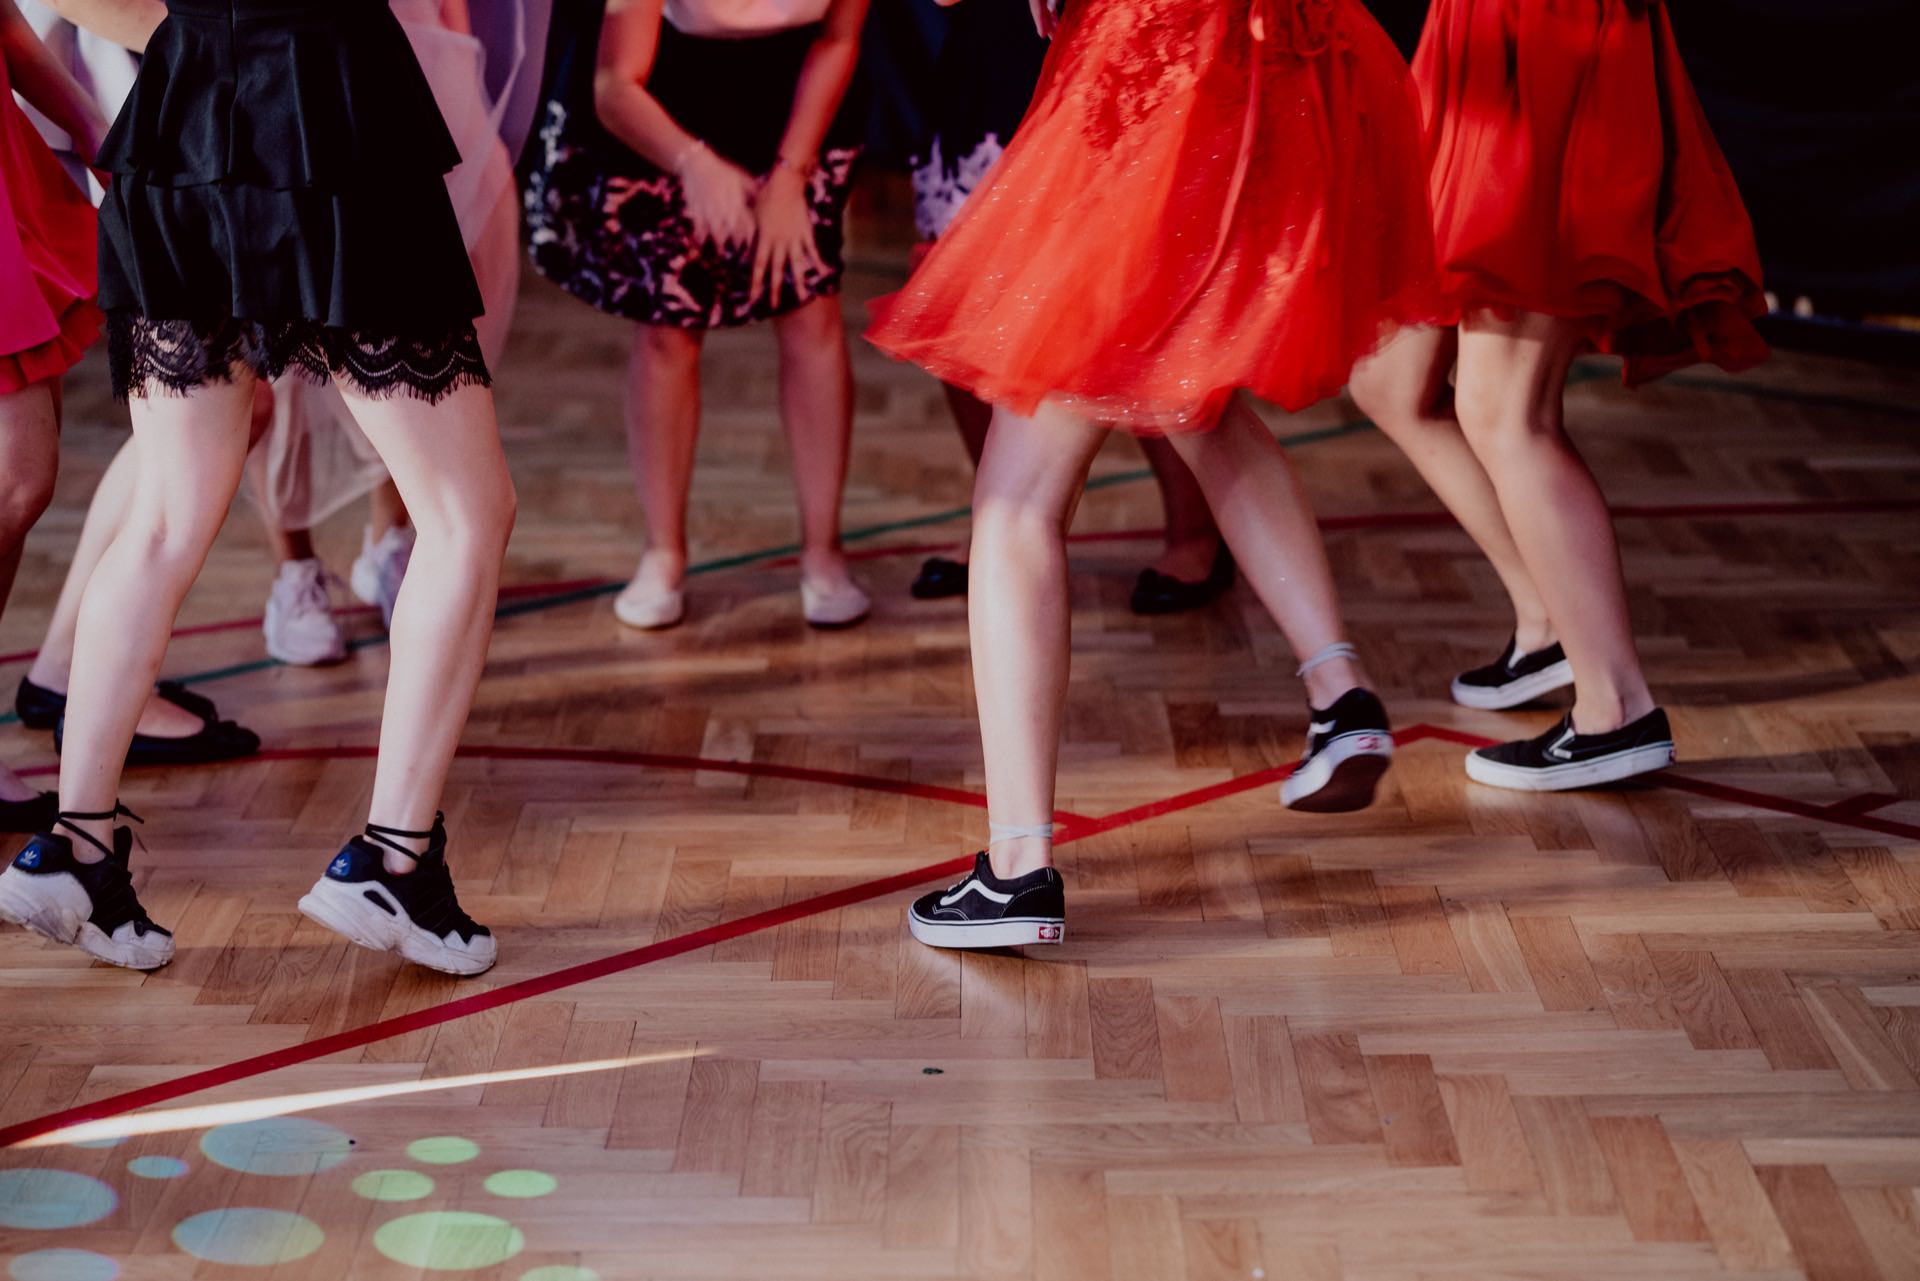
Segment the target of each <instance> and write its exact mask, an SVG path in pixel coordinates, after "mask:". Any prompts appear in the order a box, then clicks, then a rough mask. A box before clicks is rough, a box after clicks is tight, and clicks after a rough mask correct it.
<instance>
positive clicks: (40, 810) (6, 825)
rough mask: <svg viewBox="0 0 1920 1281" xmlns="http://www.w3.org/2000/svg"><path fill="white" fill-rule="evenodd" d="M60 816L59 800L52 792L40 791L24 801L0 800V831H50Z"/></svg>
mask: <svg viewBox="0 0 1920 1281" xmlns="http://www.w3.org/2000/svg"><path fill="white" fill-rule="evenodd" d="M59 817H60V800H59V798H58V797H56V796H55V795H54V794H53V793H52V792H42V793H40V795H38V796H34V797H29V798H28V799H27V800H24V801H0V832H24V833H26V834H27V835H29V836H31V835H32V834H33V833H35V832H46V831H51V830H52V828H53V820H55V819H56V818H59Z"/></svg>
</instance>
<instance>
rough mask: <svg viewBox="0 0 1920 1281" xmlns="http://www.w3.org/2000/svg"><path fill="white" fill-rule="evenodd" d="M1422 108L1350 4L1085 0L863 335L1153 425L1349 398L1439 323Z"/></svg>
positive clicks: (1009, 389)
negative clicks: (1390, 352) (1028, 98)
mask: <svg viewBox="0 0 1920 1281" xmlns="http://www.w3.org/2000/svg"><path fill="white" fill-rule="evenodd" d="M1422 154H1423V153H1422V151H1421V140H1420V131H1419V117H1418V107H1417V101H1416V98H1415V95H1414V93H1413V89H1412V83H1411V78H1410V76H1409V74H1408V71H1407V68H1406V64H1405V63H1404V62H1403V61H1402V60H1401V58H1400V55H1399V54H1398V53H1397V52H1396V51H1395V50H1394V48H1393V46H1392V44H1391V43H1390V42H1389V41H1388V40H1387V38H1386V35H1385V34H1384V33H1383V32H1382V31H1381V30H1380V29H1379V27H1378V26H1376V25H1375V23H1374V21H1373V19H1372V18H1371V17H1369V16H1368V14H1367V13H1366V11H1365V10H1364V9H1363V8H1361V7H1360V5H1359V4H1358V3H1356V2H1355V0H1137V2H1134V3H1127V2H1124V0H1077V2H1075V3H1069V4H1068V5H1067V18H1066V22H1065V26H1064V28H1063V29H1062V31H1061V33H1060V35H1059V37H1058V38H1057V39H1056V41H1055V43H1054V49H1053V51H1052V53H1051V54H1050V56H1049V57H1048V61H1047V66H1046V70H1045V72H1044V73H1043V75H1042V79H1041V84H1040V89H1039V91H1038V93H1037V95H1036V97H1035V100H1034V104H1033V107H1032V109H1031V110H1030V111H1029V113H1028V115H1027V118H1026V120H1025V122H1024V123H1023V124H1022V125H1021V126H1020V130H1019V132H1018V133H1017V134H1016V135H1015V137H1014V140H1013V143H1012V145H1011V146H1009V147H1008V148H1007V150H1006V152H1005V154H1004V155H1003V156H1002V157H1001V158H1000V161H999V163H998V164H996V165H995V167H994V169H993V171H992V173H991V174H990V175H989V177H988V178H987V180H986V182H985V183H984V184H983V185H982V186H981V187H980V188H978V189H977V190H976V191H975V192H974V194H973V195H972V197H971V198H970V199H969V201H968V203H967V205H966V208H965V209H964V210H962V211H961V213H960V216H959V217H958V218H957V219H956V220H955V222H954V223H953V225H952V227H951V228H950V229H949V230H948V231H947V233H946V234H945V235H944V236H942V237H941V238H940V240H939V241H938V242H937V243H936V244H935V245H934V246H933V248H932V250H931V251H930V252H929V253H928V255H927V257H926V259H925V261H924V262H922V263H921V264H920V267H919V269H918V270H916V271H915V272H914V274H913V277H912V278H911V279H910V280H909V281H908V283H907V285H906V287H905V288H904V289H902V290H901V291H900V292H899V293H897V294H893V295H891V296H889V297H886V298H883V299H880V300H879V301H877V302H876V303H874V304H873V316H874V319H873V324H872V327H871V328H870V329H869V330H868V332H867V336H868V338H870V339H871V340H872V341H873V342H874V343H875V345H877V346H879V347H880V348H881V349H882V350H885V351H887V352H889V353H891V354H893V355H895V356H898V357H900V358H902V359H905V360H910V361H913V362H914V363H916V364H919V365H921V366H924V367H925V368H926V369H927V370H929V371H930V372H932V373H933V374H935V375H937V376H938V377H939V378H941V379H943V380H944V381H946V382H950V383H954V384H957V385H959V386H961V387H964V388H966V389H968V390H970V391H972V392H973V393H974V394H975V395H977V396H979V397H981V398H982V399H983V400H987V401H990V402H992V403H995V404H1000V405H1005V406H1007V407H1009V408H1011V409H1013V410H1015V411H1016V412H1020V413H1031V412H1032V411H1033V410H1034V409H1035V408H1036V407H1037V406H1038V404H1039V403H1040V401H1042V400H1043V399H1048V398H1057V399H1059V400H1061V401H1063V402H1064V403H1066V404H1067V405H1068V406H1069V407H1070V408H1072V409H1074V410H1076V411H1078V412H1080V413H1083V414H1085V415H1086V416H1088V417H1091V418H1095V419H1098V420H1101V421H1107V422H1114V423H1117V424H1119V425H1123V426H1126V427H1130V428H1133V429H1136V430H1144V431H1162V430H1170V429H1174V428H1179V427H1186V426H1207V425H1210V424H1211V422H1212V421H1213V419H1214V418H1215V417H1216V416H1217V414H1218V412H1219V410H1220V408H1221V407H1222V406H1223V405H1224V403H1225V401H1226V399H1227V397H1228V396H1229V395H1231V394H1232V392H1233V391H1234V390H1235V389H1237V388H1243V387H1244V388H1249V389H1251V390H1252V391H1254V392H1255V393H1257V394H1259V395H1261V396H1264V397H1266V398H1268V399H1270V400H1273V401H1277V402H1279V403H1280V404H1282V405H1284V406H1287V407H1288V408H1301V407H1304V406H1306V405H1309V404H1312V403H1313V402H1315V401H1317V400H1320V399H1323V398H1324V397H1326V396H1328V395H1330V394H1332V393H1333V392H1335V391H1337V390H1338V389H1339V388H1340V386H1341V385H1342V384H1343V383H1344V382H1345V381H1346V378H1347V374H1348V371H1349V370H1350V369H1351V367H1352V365H1353V362H1354V360H1355V359H1356V358H1357V357H1359V356H1361V355H1363V354H1365V353H1366V352H1367V351H1369V350H1371V349H1372V347H1373V346H1374V345H1375V344H1376V343H1377V342H1378V341H1379V339H1380V337H1381V336H1382V334H1383V332H1385V331H1386V330H1387V329H1389V328H1391V326H1392V325H1394V324H1395V323H1397V322H1400V321H1403V320H1407V319H1418V318H1431V316H1432V315H1433V314H1435V313H1434V307H1435V299H1434V298H1433V296H1432V251H1433V245H1432V237H1431V236H1430V234H1429V233H1428V227H1429V222H1428V214H1427V202H1426V193H1425V191H1424V190H1423V189H1422V184H1421V179H1422V176H1423V175H1424V172H1425V171H1424V167H1423V165H1422Z"/></svg>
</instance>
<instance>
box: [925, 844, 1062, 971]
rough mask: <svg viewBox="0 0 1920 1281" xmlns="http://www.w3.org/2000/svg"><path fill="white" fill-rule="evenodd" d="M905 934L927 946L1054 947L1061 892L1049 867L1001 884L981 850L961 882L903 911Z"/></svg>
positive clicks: (1057, 939) (1059, 934)
mask: <svg viewBox="0 0 1920 1281" xmlns="http://www.w3.org/2000/svg"><path fill="white" fill-rule="evenodd" d="M907 929H908V930H910V931H911V932H912V933H913V937H915V938H916V939H918V940H920V941H921V942H922V943H925V944H926V945H927V946H928V947H957V948H972V947H1022V946H1025V945H1027V944H1030V943H1058V942H1060V941H1061V940H1063V939H1065V938H1066V936H1067V898H1066V887H1065V884H1064V883H1063V882H1062V881H1061V880H1060V873H1059V872H1057V871H1055V870H1054V869H1053V868H1051V867H1043V868H1041V869H1039V870H1038V871H1035V872H1028V873H1027V874H1026V875H1025V876H1021V877H1017V878H1015V879H1013V880H1010V881H1003V880H1001V879H1000V878H999V877H997V876H995V875H994V874H993V867H992V865H991V864H990V863H988V861H987V852H986V851H985V850H981V851H980V852H979V853H978V854H976V855H974V856H973V872H972V874H971V875H969V876H968V877H967V878H966V879H965V880H963V881H961V882H960V883H959V884H958V885H954V886H952V887H950V888H948V889H944V890H935V891H934V892H933V893H931V894H927V895H923V896H922V897H920V898H919V899H918V900H916V901H915V902H914V904H913V906H912V907H910V908H908V909H907Z"/></svg>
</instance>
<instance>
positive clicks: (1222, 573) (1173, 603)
mask: <svg viewBox="0 0 1920 1281" xmlns="http://www.w3.org/2000/svg"><path fill="white" fill-rule="evenodd" d="M1233 578H1234V569H1233V553H1232V552H1230V551H1228V550H1227V545H1226V543H1225V542H1224V541H1223V542H1222V543H1221V544H1220V550H1219V551H1217V552H1215V553H1214V556H1213V568H1212V569H1211V570H1209V571H1208V572H1207V576H1206V577H1205V578H1203V579H1201V580H1200V581H1199V582H1197V583H1189V582H1187V581H1186V580H1185V579H1181V578H1175V577H1173V576H1172V575H1171V574H1163V573H1161V572H1160V571H1159V570H1157V569H1143V570H1141V571H1140V578H1139V580H1138V581H1137V582H1135V583H1134V585H1133V599H1132V600H1131V601H1129V602H1128V604H1129V605H1130V606H1131V607H1132V609H1133V612H1134V613H1136V614H1142V615H1146V616H1148V617H1152V616H1153V615H1156V614H1183V613H1186V612H1187V611H1188V610H1194V609H1199V608H1200V607H1201V606H1203V605H1210V604H1212V603H1213V602H1214V601H1216V600H1219V599H1220V598H1221V597H1222V596H1224V595H1226V594H1227V592H1228V591H1230V590H1231V589H1232V587H1233Z"/></svg>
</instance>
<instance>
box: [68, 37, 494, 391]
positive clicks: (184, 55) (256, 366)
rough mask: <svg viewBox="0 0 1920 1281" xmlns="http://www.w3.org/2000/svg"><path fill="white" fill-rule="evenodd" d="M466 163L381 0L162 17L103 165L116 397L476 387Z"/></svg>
mask: <svg viewBox="0 0 1920 1281" xmlns="http://www.w3.org/2000/svg"><path fill="white" fill-rule="evenodd" d="M459 163H460V153H459V150H458V148H457V147H456V146H455V144H454V141H453V139H452V137H451V136H450V135H449V134H448V133H447V129H446V126H445V125H444V124H443V123H442V122H441V119H440V112H439V109H438V107H436V106H435V104H434V100H433V93H432V90H431V89H430V88H429V87H428V84H427V80H426V77H425V75H423V74H422V72H421V71H420V67H419V64H418V63H416V62H415V61H414V57H413V51H412V49H411V47H410V46H409V45H408V43H407V38H406V34H405V32H404V31H402V29H401V27H400V24H399V23H398V22H397V21H396V20H395V19H394V17H393V15H392V13H391V11H390V10H389V9H388V7H387V5H386V3H385V0H169V4H168V17H167V20H166V21H165V22H163V23H161V25H160V27H159V29H158V30H157V31H155V33H154V36H153V39H152V41H151V42H150V43H149V44H148V46H147V52H146V57H145V59H144V61H143V62H142V64H141V68H140V74H139V78H138V80H137V82H136V83H135V85H134V89H133V92H132V94H131V95H130V96H129V97H128V99H127V103H126V106H125V107H124V108H123V109H122V111H121V113H120V117H119V119H118V120H117V121H115V122H114V126H113V129H112V130H111V131H110V132H109V133H108V135H107V140H106V144H105V146H104V147H103V148H102V150H101V153H100V159H99V164H100V167H101V168H103V169H107V170H110V171H111V172H112V174H113V181H112V183H111V184H110V186H109V189H108V192H107V198H106V203H105V204H104V206H103V207H102V209H101V213H100V303H101V306H102V307H103V308H104V309H105V310H106V312H107V314H108V329H109V335H110V339H111V356H112V365H113V378H114V390H115V392H116V394H118V395H120V396H121V397H123V398H124V397H125V396H127V395H129V394H144V393H145V392H146V391H148V390H150V389H152V388H153V387H155V386H156V385H157V386H159V387H161V388H164V389H167V390H172V391H177V392H185V391H189V390H191V389H192V388H194V387H196V386H199V385H201V384H203V383H205V382H208V381H210V380H218V379H225V378H231V377H232V376H233V373H234V370H235V368H236V366H245V367H247V368H251V369H252V370H253V371H254V372H255V373H257V374H259V375H260V376H262V377H265V378H274V377H278V376H279V375H280V374H282V373H285V372H288V371H293V372H296V373H300V374H303V375H305V376H308V377H311V378H314V379H316V380H324V379H326V378H329V377H333V378H339V379H341V380H343V381H345V382H347V383H348V384H350V385H351V386H353V387H355V388H357V389H358V390H360V391H362V392H365V393H368V394H372V395H389V394H394V393H400V394H407V395H414V396H419V397H422V398H425V399H429V400H434V399H438V398H439V397H441V396H443V395H446V394H447V393H449V392H451V391H453V390H455V389H456V388H458V387H461V386H465V385H467V384H470V383H481V384H484V383H485V382H486V381H487V369H486V362H485V361H484V360H483V359H482V357H481V355H480V347H479V342H478V340H477V339H476V337H475V336H474V328H473V320H474V318H475V317H476V316H478V315H480V314H481V312H482V310H483V307H482V303H481V300H480V290H479V287H478V285H477V284H476V283H475V281H474V276H473V268H472V266H471V264H470V263H469V262H468V260H467V253H466V247H465V244H464V242H463V240H462V238H461V235H460V224H459V221H458V219H457V218H456V217H455V216H454V211H453V206H452V203H451V201H450V200H449V199H448V196H447V190H446V183H445V175H446V173H447V171H448V170H450V169H452V168H453V167H454V166H455V165H457V164H459Z"/></svg>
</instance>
